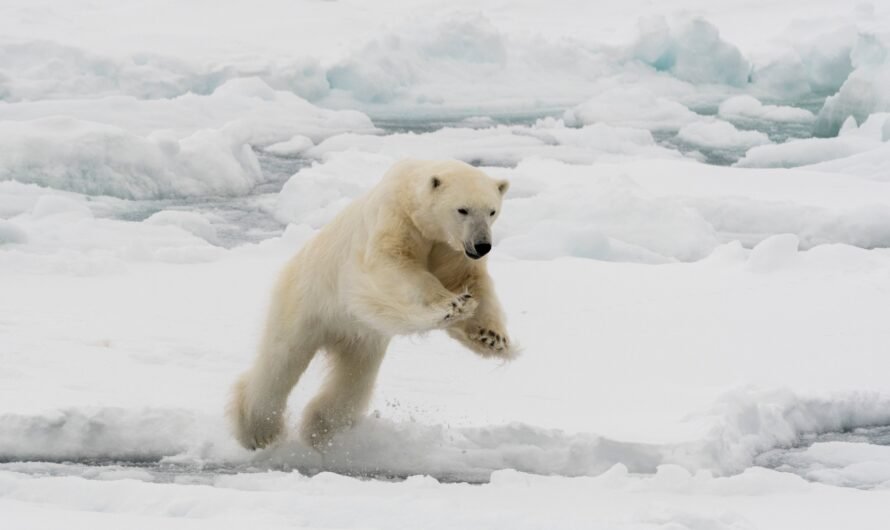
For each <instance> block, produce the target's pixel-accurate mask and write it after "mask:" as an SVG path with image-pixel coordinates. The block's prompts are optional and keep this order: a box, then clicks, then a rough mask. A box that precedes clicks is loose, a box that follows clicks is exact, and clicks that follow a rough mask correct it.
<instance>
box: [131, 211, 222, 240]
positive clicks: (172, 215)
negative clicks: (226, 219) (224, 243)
mask: <svg viewBox="0 0 890 530" xmlns="http://www.w3.org/2000/svg"><path fill="white" fill-rule="evenodd" d="M144 222H145V223H148V224H150V225H157V226H176V227H179V228H181V229H183V230H185V231H186V232H188V233H190V234H193V235H195V236H198V237H200V238H201V239H203V240H204V241H207V242H208V243H210V244H218V242H219V236H218V235H217V233H216V227H214V226H213V224H211V223H210V221H209V220H208V219H207V218H206V217H205V216H203V215H201V214H199V213H195V212H189V211H177V210H164V211H160V212H157V213H154V214H152V215H151V216H150V217H149V218H148V219H146V220H145V221H144Z"/></svg>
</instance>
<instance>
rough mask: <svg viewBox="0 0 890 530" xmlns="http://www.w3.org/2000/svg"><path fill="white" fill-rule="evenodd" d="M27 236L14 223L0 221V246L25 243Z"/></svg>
mask: <svg viewBox="0 0 890 530" xmlns="http://www.w3.org/2000/svg"><path fill="white" fill-rule="evenodd" d="M27 241H28V234H26V233H25V231H24V230H22V229H21V228H19V227H18V225H16V224H15V223H10V222H9V221H4V220H2V219H0V245H7V244H10V243H26V242H27Z"/></svg>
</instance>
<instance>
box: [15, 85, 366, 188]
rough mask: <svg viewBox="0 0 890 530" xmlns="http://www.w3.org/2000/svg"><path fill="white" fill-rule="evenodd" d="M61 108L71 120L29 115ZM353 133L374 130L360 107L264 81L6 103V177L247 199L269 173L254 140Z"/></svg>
mask: <svg viewBox="0 0 890 530" xmlns="http://www.w3.org/2000/svg"><path fill="white" fill-rule="evenodd" d="M57 111H58V112H64V113H65V114H66V115H67V116H65V117H63V116H54V117H41V118H36V119H28V117H33V116H40V115H46V114H52V113H54V112H57ZM18 120H25V121H18ZM87 120H89V121H87ZM348 130H359V131H364V132H374V131H375V129H374V127H373V125H372V124H371V123H370V121H369V120H368V118H367V117H366V116H364V115H362V114H360V113H357V112H352V111H329V110H323V109H319V108H317V107H314V106H313V105H311V104H310V103H308V102H306V101H305V100H302V99H300V98H299V97H297V96H295V95H293V94H289V93H282V92H277V91H275V90H273V89H272V88H271V87H269V86H268V85H266V84H265V83H263V82H262V81H260V80H258V79H240V80H236V81H230V82H228V83H226V84H224V85H222V86H221V87H220V88H219V89H217V90H216V91H215V92H214V93H213V94H212V95H210V96H198V95H194V94H190V95H186V96H181V97H179V98H175V99H171V100H155V101H142V100H135V99H131V98H104V99H98V100H80V101H76V102H61V101H43V102H34V103H19V104H12V105H5V106H0V141H2V142H3V144H4V146H5V148H4V150H3V152H2V153H0V180H10V179H12V180H18V181H20V182H31V183H36V184H40V185H43V186H50V187H54V188H57V189H64V190H71V191H77V192H79V193H85V194H88V195H111V196H115V197H123V198H131V199H148V198H162V197H183V196H196V195H230V196H231V195H244V194H246V193H248V192H249V191H250V190H251V189H253V188H254V187H255V186H256V185H258V184H260V183H262V182H263V181H264V178H265V177H264V175H263V173H262V171H261V170H260V166H259V163H258V161H257V159H256V156H255V154H254V153H253V151H252V149H251V146H253V145H263V144H267V143H272V142H275V141H276V140H281V139H284V138H291V137H293V136H294V135H295V134H301V135H305V136H308V137H310V138H314V139H316V140H318V139H322V138H325V137H327V136H329V135H332V134H337V133H340V132H343V131H348Z"/></svg>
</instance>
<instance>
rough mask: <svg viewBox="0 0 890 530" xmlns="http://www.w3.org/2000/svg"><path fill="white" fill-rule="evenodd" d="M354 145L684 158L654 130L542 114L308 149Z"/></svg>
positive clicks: (504, 159) (395, 150)
mask: <svg viewBox="0 0 890 530" xmlns="http://www.w3.org/2000/svg"><path fill="white" fill-rule="evenodd" d="M351 150H361V151H365V152H369V153H375V154H381V155H386V156H389V157H392V158H393V159H399V158H406V157H415V158H426V159H446V158H456V159H458V160H463V161H464V162H467V163H470V164H475V165H480V164H481V165H489V166H515V165H516V164H518V163H519V162H520V161H522V160H523V159H525V158H527V157H545V158H551V159H555V160H562V161H565V162H571V163H589V162H593V161H597V160H621V159H629V158H679V157H680V154H679V153H677V152H676V151H673V150H670V149H667V148H664V147H661V146H658V145H656V143H655V140H654V139H653V137H652V134H651V133H650V132H649V131H646V130H641V129H634V128H628V127H613V126H609V125H606V124H603V123H597V124H594V125H590V126H584V127H579V128H573V127H566V125H565V123H564V122H563V121H562V120H556V119H553V118H547V119H541V120H538V121H537V122H536V123H535V124H534V125H532V126H504V125H502V126H497V127H490V128H484V129H470V128H454V127H445V128H442V129H439V130H436V131H433V132H429V133H424V134H416V133H400V134H389V135H385V136H370V135H356V134H342V135H337V136H333V137H331V138H328V139H327V140H325V141H323V142H321V143H320V144H319V145H317V146H315V147H313V148H311V149H309V150H307V151H306V152H305V153H304V155H305V156H306V157H311V158H316V159H321V160H324V159H325V158H326V157H327V156H328V155H331V154H335V153H342V152H346V151H351Z"/></svg>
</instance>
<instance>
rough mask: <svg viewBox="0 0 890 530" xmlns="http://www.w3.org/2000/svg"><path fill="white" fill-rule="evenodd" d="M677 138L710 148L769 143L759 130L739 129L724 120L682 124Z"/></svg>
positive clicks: (746, 146)
mask: <svg viewBox="0 0 890 530" xmlns="http://www.w3.org/2000/svg"><path fill="white" fill-rule="evenodd" d="M677 138H679V139H680V140H682V141H684V142H688V143H690V144H693V145H696V146H700V147H706V148H712V149H741V150H747V149H748V148H750V147H754V146H757V145H763V144H768V143H771V142H770V140H769V136H767V135H766V134H764V133H762V132H760V131H740V130H738V129H736V127H735V126H734V125H733V124H731V123H729V122H726V121H722V120H714V121H709V122H706V121H699V122H694V123H690V124H689V125H684V126H683V128H681V129H680V130H679V131H678V132H677Z"/></svg>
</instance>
